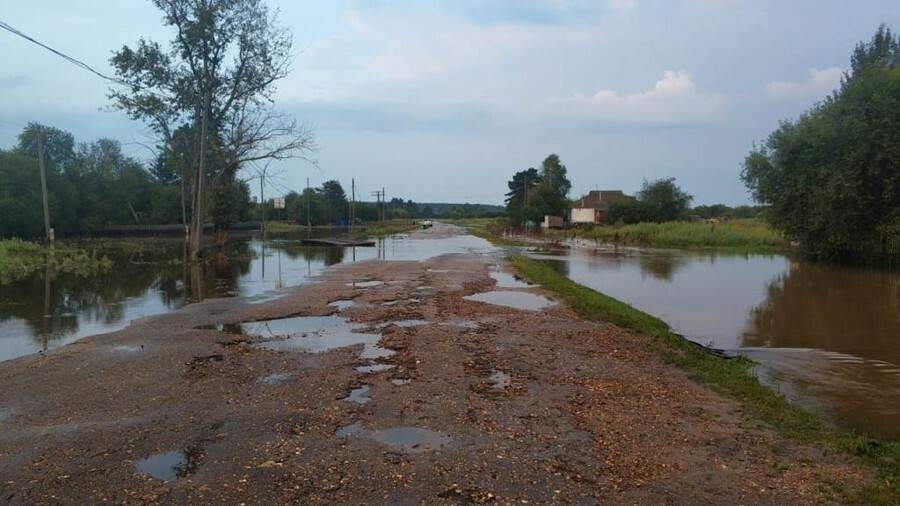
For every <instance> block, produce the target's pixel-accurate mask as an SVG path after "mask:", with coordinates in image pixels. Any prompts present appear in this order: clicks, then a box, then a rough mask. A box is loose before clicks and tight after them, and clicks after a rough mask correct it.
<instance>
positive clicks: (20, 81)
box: [0, 75, 33, 90]
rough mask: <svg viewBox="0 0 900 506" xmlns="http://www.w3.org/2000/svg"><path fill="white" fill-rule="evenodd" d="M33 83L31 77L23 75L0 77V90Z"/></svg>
mask: <svg viewBox="0 0 900 506" xmlns="http://www.w3.org/2000/svg"><path fill="white" fill-rule="evenodd" d="M32 83H33V79H31V78H30V77H28V76H25V75H15V76H7V77H0V90H3V89H6V90H11V89H13V88H24V87H25V86H29V85H31V84H32Z"/></svg>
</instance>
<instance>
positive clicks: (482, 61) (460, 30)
mask: <svg viewBox="0 0 900 506" xmlns="http://www.w3.org/2000/svg"><path fill="white" fill-rule="evenodd" d="M444 26H446V28H445V29H443V30H440V31H437V32H435V31H430V32H424V33H410V34H407V35H405V36H399V37H396V38H392V40H391V42H390V43H389V45H388V47H387V48H386V50H385V51H384V52H382V53H381V54H380V55H379V56H378V57H376V58H375V59H374V60H373V61H372V64H371V67H372V69H373V70H376V71H378V72H380V73H381V74H382V75H383V76H384V77H387V78H389V79H399V80H414V79H419V78H422V77H426V76H429V75H435V74H441V73H445V72H448V71H451V70H454V69H458V68H461V67H472V66H479V65H489V64H490V65H493V64H497V63H499V62H500V61H501V60H503V59H504V58H505V57H507V56H510V55H513V54H521V53H523V52H524V51H527V50H530V49H534V48H538V47H541V48H544V49H546V48H548V47H551V46H556V47H559V46H566V45H576V46H579V45H584V44H589V43H590V41H591V40H594V39H596V38H598V37H601V36H602V34H601V32H600V31H599V30H596V29H589V30H578V29H573V28H571V27H558V26H534V25H525V24H519V23H499V24H493V25H488V26H477V25H468V24H459V23H453V22H449V23H447V24H445V25H444Z"/></svg>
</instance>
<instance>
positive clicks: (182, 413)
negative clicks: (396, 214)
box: [0, 223, 866, 504]
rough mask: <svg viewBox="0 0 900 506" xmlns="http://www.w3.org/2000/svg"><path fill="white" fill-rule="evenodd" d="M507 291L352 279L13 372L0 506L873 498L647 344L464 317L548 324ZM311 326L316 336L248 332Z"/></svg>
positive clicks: (400, 264)
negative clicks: (494, 298)
mask: <svg viewBox="0 0 900 506" xmlns="http://www.w3.org/2000/svg"><path fill="white" fill-rule="evenodd" d="M459 233H460V232H459V230H457V229H454V228H452V227H448V226H446V225H442V224H439V223H438V224H436V225H435V227H434V228H432V229H428V230H419V231H416V232H414V233H413V235H412V238H413V239H423V240H426V241H429V240H438V239H441V238H445V239H443V240H448V241H452V240H458V239H459V237H455V236H456V235H457V234H459ZM504 269H505V265H504V262H503V259H502V256H501V255H499V254H496V253H495V254H487V253H485V252H484V251H476V252H465V251H463V252H457V253H452V254H446V255H441V256H438V257H434V258H429V259H426V260H423V261H368V262H361V263H354V264H347V265H340V266H337V267H333V268H331V269H329V270H328V271H326V273H325V274H324V275H322V276H321V277H320V278H319V279H317V280H316V282H315V283H312V284H309V285H305V286H301V287H298V288H296V289H294V290H293V291H291V293H290V294H289V295H288V296H286V297H284V298H281V299H279V300H277V301H274V302H268V303H265V304H257V305H250V304H246V303H243V302H241V301H240V300H236V299H235V300H210V301H206V302H203V303H199V304H194V305H191V306H188V307H186V308H184V309H182V310H179V311H177V312H175V313H171V314H168V315H163V316H160V317H154V318H147V319H142V320H139V321H137V322H134V323H133V324H132V325H130V326H129V327H128V328H126V329H124V330H122V331H119V332H116V333H112V334H107V335H101V336H94V337H90V338H86V339H83V340H81V341H79V342H77V343H75V344H72V345H69V346H66V347H63V348H60V349H57V350H53V351H51V352H50V353H47V354H43V355H36V356H30V357H24V358H21V359H17V360H13V361H8V362H3V363H0V385H2V387H0V479H2V483H0V503H10V504H48V503H50V504H53V503H63V504H90V503H100V502H110V503H125V504H156V503H161V504H241V503H245V504H471V503H475V504H480V503H491V504H633V503H637V504H804V503H806V504H814V503H822V502H829V500H830V496H829V495H828V493H829V492H828V491H829V490H831V489H833V488H834V487H845V488H846V487H849V486H851V485H852V484H853V483H855V482H856V481H857V480H860V479H864V478H866V476H865V475H864V474H863V473H861V472H860V471H858V470H856V469H855V468H853V467H852V466H851V465H849V464H847V463H845V462H842V461H841V460H840V459H838V458H836V457H829V456H823V455H822V453H821V452H820V451H817V450H815V449H811V448H806V447H802V446H798V445H796V444H794V443H792V442H790V441H788V440H785V439H784V438H781V437H779V436H776V435H774V434H773V433H772V432H771V431H768V430H764V429H760V428H757V427H756V425H755V424H753V423H752V422H748V420H746V419H745V416H744V415H743V414H742V412H741V410H740V409H739V408H738V407H737V406H736V405H735V404H734V403H733V402H731V401H728V400H725V399H723V398H721V397H720V396H718V395H716V394H714V393H713V392H711V391H710V390H709V389H707V388H705V387H703V386H701V385H698V384H696V383H695V382H694V381H692V380H691V379H690V378H688V377H687V376H686V375H685V374H684V373H683V372H681V371H679V370H677V369H675V368H673V367H671V366H669V365H666V364H664V363H662V362H661V361H660V360H659V359H658V358H657V357H656V356H655V355H654V354H652V353H651V352H649V351H646V343H647V338H645V337H642V336H639V335H635V334H632V333H630V332H627V331H624V330H621V329H618V328H616V327H614V326H607V325H604V324H602V323H596V322H587V321H583V320H581V319H579V318H578V317H576V316H575V315H574V314H573V313H572V312H571V311H569V310H568V309H567V308H565V307H564V306H562V305H559V304H556V305H550V306H547V307H543V308H542V309H517V308H513V307H506V306H501V305H496V304H490V303H486V302H481V301H478V300H471V299H469V298H467V297H468V296H472V295H474V294H479V293H483V292H488V291H491V290H492V289H494V288H496V287H495V285H496V284H497V283H498V280H499V282H500V284H502V285H504V286H503V287H501V288H496V289H497V290H500V291H501V292H505V294H503V293H502V294H500V295H499V297H501V298H502V299H503V300H505V301H511V302H514V303H515V304H516V305H520V306H521V305H528V304H535V307H538V306H542V305H544V306H546V305H547V304H550V302H549V301H548V300H547V299H546V298H545V297H544V296H545V295H546V294H544V293H542V292H541V290H540V289H539V288H537V287H527V286H523V285H521V284H518V283H514V282H513V281H512V280H511V279H510V278H509V277H508V276H503V275H502V274H494V275H493V277H492V276H491V273H492V272H493V271H503V270H504ZM526 294H530V295H526ZM295 316H300V317H319V318H298V319H292V320H288V321H273V322H270V323H269V324H262V323H255V324H254V323H248V322H259V321H261V320H266V319H273V318H280V317H295ZM241 322H244V325H239V323H241ZM286 333H291V334H292V337H289V338H288V337H284V334H286ZM336 343H338V344H340V343H343V344H348V343H357V344H350V345H349V346H344V347H333V346H335V344H336Z"/></svg>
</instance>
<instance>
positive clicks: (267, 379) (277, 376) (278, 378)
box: [259, 373, 291, 385]
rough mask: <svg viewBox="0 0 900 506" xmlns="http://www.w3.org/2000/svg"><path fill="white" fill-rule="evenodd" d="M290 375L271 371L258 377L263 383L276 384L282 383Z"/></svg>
mask: <svg viewBox="0 0 900 506" xmlns="http://www.w3.org/2000/svg"><path fill="white" fill-rule="evenodd" d="M290 377H291V374H288V373H273V374H269V375H266V376H263V377H261V378H259V382H260V383H262V384H263V385H277V384H279V383H284V382H285V381H287V380H288V379H289V378H290Z"/></svg>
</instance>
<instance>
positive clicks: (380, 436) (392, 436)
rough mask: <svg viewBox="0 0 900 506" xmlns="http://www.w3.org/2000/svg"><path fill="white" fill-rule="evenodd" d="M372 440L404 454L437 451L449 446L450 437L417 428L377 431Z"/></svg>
mask: <svg viewBox="0 0 900 506" xmlns="http://www.w3.org/2000/svg"><path fill="white" fill-rule="evenodd" d="M372 438H373V439H375V441H378V442H379V443H381V444H383V445H387V446H390V447H392V448H394V449H395V450H400V451H402V452H406V453H424V452H427V451H438V450H442V449H444V448H447V447H449V446H450V442H451V439H450V436H448V435H446V434H443V433H441V432H436V431H433V430H428V429H420V428H418V427H397V428H395V429H385V430H377V431H374V432H373V433H372Z"/></svg>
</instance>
